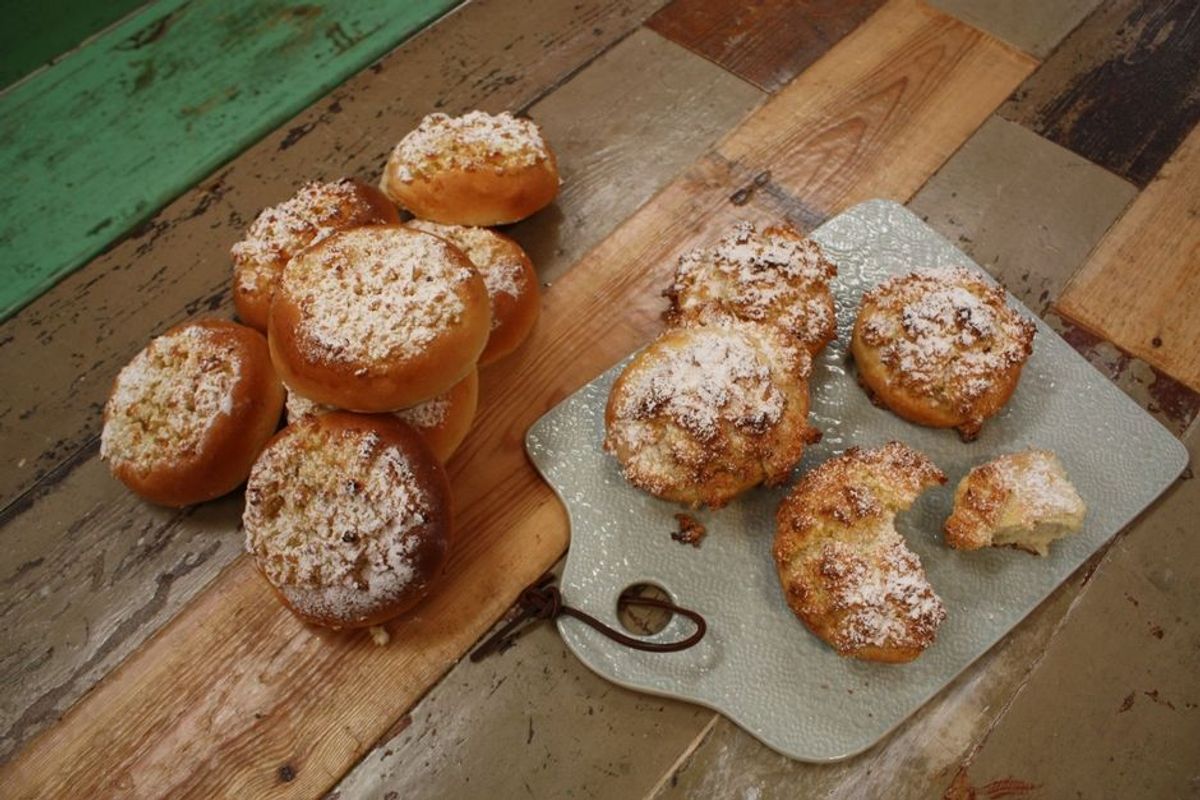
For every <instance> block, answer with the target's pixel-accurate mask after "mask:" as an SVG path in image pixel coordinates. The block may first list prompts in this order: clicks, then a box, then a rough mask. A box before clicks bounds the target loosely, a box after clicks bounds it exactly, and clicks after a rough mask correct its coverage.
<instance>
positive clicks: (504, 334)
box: [407, 219, 542, 367]
mask: <svg viewBox="0 0 1200 800" xmlns="http://www.w3.org/2000/svg"><path fill="white" fill-rule="evenodd" d="M407 224H408V225H409V227H412V228H416V229H417V230H421V231H425V232H426V233H432V234H433V235H434V236H440V237H442V238H443V239H445V240H446V241H448V242H450V243H451V244H453V245H454V246H455V247H457V248H458V249H459V250H462V251H463V252H464V253H466V255H467V258H469V259H471V263H472V264H474V265H475V268H476V269H477V270H479V274H480V275H482V276H483V283H484V285H485V286H487V290H488V297H489V298H490V299H491V303H492V332H491V334H490V335H489V336H488V341H487V346H486V347H484V348H483V352H482V353H480V354H479V366H481V367H482V366H486V365H488V364H492V363H495V362H496V361H499V360H500V359H502V358H504V357H505V356H507V355H509V354H511V353H512V352H513V351H514V350H516V349H517V348H518V347H520V346H521V343H522V342H524V341H525V339H526V338H527V337H528V336H529V333H530V331H532V330H533V326H534V324H535V323H536V322H537V319H538V314H539V313H540V312H541V299H542V294H541V291H540V290H539V289H538V276H537V272H536V271H534V269H533V262H532V261H530V260H529V256H527V255H526V254H525V251H524V250H522V249H521V245H519V244H517V243H516V242H514V241H513V240H512V239H510V238H508V237H507V236H505V235H503V234H500V233H497V232H496V231H493V230H490V229H488V228H471V227H466V226H463V225H443V224H441V223H440V222H429V221H427V220H416V219H415V220H411V221H409V222H408V223H407Z"/></svg>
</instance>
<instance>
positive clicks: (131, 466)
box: [100, 319, 283, 506]
mask: <svg viewBox="0 0 1200 800" xmlns="http://www.w3.org/2000/svg"><path fill="white" fill-rule="evenodd" d="M282 408H283V386H282V385H281V384H280V383H279V379H278V378H276V377H275V371H274V370H273V369H271V359H270V356H269V355H268V353H267V342H266V340H265V339H263V337H262V334H260V333H258V332H257V331H254V330H251V329H250V328H247V327H245V326H243V325H238V324H237V323H234V322H228V321H226V320H215V319H213V320H201V321H198V322H189V323H185V324H183V325H178V326H176V327H174V328H172V329H171V330H169V331H167V332H166V333H164V334H163V335H162V336H159V337H158V338H157V339H154V340H153V341H151V342H150V344H148V345H147V346H146V348H145V349H144V350H142V351H141V352H140V353H138V354H137V355H136V356H134V358H133V360H132V361H130V362H129V363H128V364H127V365H126V366H125V367H124V368H123V369H122V370H121V372H120V373H119V374H118V375H117V378H116V380H115V381H114V382H113V387H112V393H111V394H110V395H109V398H108V403H107V404H106V405H105V407H104V431H103V433H102V434H101V437H100V457H101V458H103V459H104V460H105V461H107V462H108V466H109V468H110V469H111V470H112V473H113V475H115V476H116V477H117V478H118V479H119V480H120V481H121V482H122V483H124V484H125V485H126V486H128V487H129V488H130V489H132V490H133V491H134V492H136V493H137V494H139V495H141V496H142V497H144V498H146V499H147V500H150V501H151V502H154V503H160V504H162V505H167V506H186V505H191V504H192V503H199V502H202V501H204V500H211V499H212V498H214V497H219V496H220V495H223V494H225V493H227V492H231V491H233V490H234V489H236V488H237V487H238V485H240V484H241V483H242V482H243V481H245V480H246V476H247V475H249V474H250V465H251V464H253V463H254V459H255V457H257V456H258V453H259V451H260V450H261V449H262V447H263V445H264V444H265V443H266V441H267V439H269V438H270V436H271V434H272V433H274V432H275V427H276V425H277V424H278V423H279V413H280V411H281V410H282Z"/></svg>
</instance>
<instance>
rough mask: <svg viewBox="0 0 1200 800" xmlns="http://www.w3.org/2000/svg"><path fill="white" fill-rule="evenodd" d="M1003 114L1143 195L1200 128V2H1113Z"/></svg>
mask: <svg viewBox="0 0 1200 800" xmlns="http://www.w3.org/2000/svg"><path fill="white" fill-rule="evenodd" d="M1000 113H1001V114H1002V115H1003V116H1004V117H1006V118H1007V119H1010V120H1013V121H1014V122H1019V123H1021V124H1022V125H1026V126H1027V127H1029V128H1031V129H1032V130H1034V131H1036V132H1037V133H1040V134H1042V135H1043V136H1045V137H1047V138H1048V139H1050V140H1052V141H1054V142H1057V143H1058V144H1060V145H1062V146H1063V147H1066V148H1069V149H1071V150H1074V151H1075V152H1076V153H1078V154H1079V155H1081V156H1083V157H1084V158H1087V159H1088V160H1090V161H1094V162H1095V163H1097V164H1100V165H1101V166H1103V167H1106V168H1108V169H1110V170H1112V171H1113V172H1116V173H1117V174H1118V175H1121V176H1123V177H1125V178H1127V179H1129V180H1130V181H1132V182H1133V183H1135V184H1137V185H1138V186H1145V185H1146V184H1147V183H1149V182H1150V180H1151V178H1153V177H1154V175H1155V174H1156V173H1157V172H1158V170H1159V168H1160V167H1162V165H1163V164H1164V163H1165V162H1166V160H1167V159H1168V158H1169V157H1170V155H1171V153H1173V152H1174V151H1175V148H1176V147H1178V146H1179V144H1180V143H1181V142H1182V141H1183V139H1184V137H1186V136H1187V134H1188V132H1189V131H1190V130H1191V129H1192V127H1193V126H1194V125H1196V123H1197V122H1198V121H1200V3H1197V2H1195V0H1112V2H1109V3H1107V4H1105V5H1104V6H1103V7H1101V8H1100V10H1098V11H1097V12H1096V13H1094V14H1093V15H1092V16H1091V17H1089V18H1088V19H1087V20H1086V21H1085V22H1084V23H1083V24H1082V25H1080V26H1079V28H1077V29H1076V30H1075V32H1074V33H1072V34H1071V35H1070V36H1068V37H1067V38H1066V40H1064V41H1063V43H1062V45H1061V46H1060V47H1059V48H1058V50H1057V51H1055V53H1054V54H1053V55H1052V56H1051V57H1050V58H1049V59H1047V61H1046V63H1044V64H1043V65H1042V67H1041V68H1040V69H1039V70H1038V71H1037V72H1036V73H1034V74H1033V75H1032V76H1031V77H1030V79H1029V80H1028V81H1026V82H1025V84H1024V85H1022V86H1021V88H1020V89H1018V90H1017V92H1016V93H1015V94H1014V95H1013V97H1012V99H1011V100H1010V101H1009V102H1008V103H1006V104H1005V105H1004V107H1003V108H1001V110H1000Z"/></svg>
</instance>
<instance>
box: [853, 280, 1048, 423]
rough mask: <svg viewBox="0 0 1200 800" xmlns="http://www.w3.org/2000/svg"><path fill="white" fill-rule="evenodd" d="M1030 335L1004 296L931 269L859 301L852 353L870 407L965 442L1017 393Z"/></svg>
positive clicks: (873, 291)
mask: <svg viewBox="0 0 1200 800" xmlns="http://www.w3.org/2000/svg"><path fill="white" fill-rule="evenodd" d="M1034 331H1035V327H1034V325H1033V323H1032V322H1030V321H1028V320H1026V319H1024V318H1023V317H1022V316H1021V315H1020V314H1018V313H1017V312H1016V311H1014V310H1013V309H1012V308H1010V307H1009V306H1008V304H1007V303H1006V302H1005V293H1004V290H1003V289H1002V288H1000V287H998V286H992V285H991V284H988V283H986V282H985V281H983V280H982V279H981V278H980V277H978V276H976V275H974V274H973V273H971V272H968V271H967V270H965V269H961V268H953V269H937V270H935V269H929V270H920V271H918V272H913V273H910V274H908V275H904V276H900V277H895V278H890V279H889V280H886V281H884V282H883V283H881V284H880V285H879V286H876V287H875V288H874V289H871V290H870V291H868V292H867V293H866V294H864V295H863V299H862V305H861V306H860V307H859V310H858V319H857V320H856V321H855V324H854V334H853V338H852V339H851V342H850V351H851V352H852V353H853V354H854V361H855V364H856V365H857V367H858V376H859V380H860V382H861V383H862V384H863V386H864V387H865V388H866V389H867V390H868V391H869V392H870V393H871V394H872V397H873V399H875V400H876V401H878V402H880V403H882V404H883V405H885V406H887V407H888V408H890V409H891V410H892V411H894V412H895V413H896V414H898V415H900V416H901V417H903V418H904V419H907V420H909V421H910V422H915V423H917V424H920V425H928V426H930V427H934V428H957V429H958V431H959V433H960V434H961V435H962V437H963V439H964V440H968V441H969V440H971V439H974V438H975V437H976V436H977V435H978V434H979V430H980V426H981V425H982V424H983V421H984V420H985V419H987V418H988V417H990V416H992V415H994V414H996V413H997V412H998V411H1000V409H1001V408H1002V407H1003V406H1004V404H1005V403H1007V402H1008V398H1009V397H1010V396H1011V395H1012V393H1013V391H1014V390H1015V389H1016V387H1017V382H1018V381H1019V380H1020V378H1021V368H1022V367H1023V366H1024V365H1025V361H1026V360H1027V359H1028V358H1029V356H1030V354H1031V353H1032V352H1033V335H1034Z"/></svg>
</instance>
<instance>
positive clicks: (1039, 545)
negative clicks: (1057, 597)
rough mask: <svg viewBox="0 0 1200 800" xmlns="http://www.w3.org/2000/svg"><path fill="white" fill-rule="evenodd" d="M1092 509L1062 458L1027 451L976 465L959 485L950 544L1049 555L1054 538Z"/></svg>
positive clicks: (1076, 526)
mask: <svg viewBox="0 0 1200 800" xmlns="http://www.w3.org/2000/svg"><path fill="white" fill-rule="evenodd" d="M1086 512H1087V507H1086V506H1084V504H1083V499H1082V498H1081V497H1080V496H1079V493H1078V492H1077V491H1075V487H1074V486H1072V485H1071V481H1070V479H1069V478H1068V477H1067V471H1066V470H1065V469H1064V468H1063V465H1062V462H1061V461H1059V460H1058V456H1056V455H1055V454H1054V453H1052V452H1051V451H1049V450H1025V451H1023V452H1020V453H1011V454H1009V455H1003V456H1000V457H999V458H995V459H993V460H991V461H989V462H987V463H986V464H981V465H980V466H978V467H975V468H974V469H973V470H971V471H970V472H969V473H967V475H966V476H965V477H964V478H963V479H962V481H960V482H959V484H958V489H957V490H956V491H955V493H954V512H953V513H952V514H951V515H950V518H949V519H947V520H946V544H948V545H950V546H951V547H953V548H956V549H958V550H977V549H979V548H981V547H1004V546H1012V547H1017V548H1020V549H1022V550H1027V551H1028V552H1030V553H1034V554H1036V555H1040V556H1044V555H1047V554H1048V553H1049V552H1050V542H1052V541H1054V540H1055V539H1061V538H1062V537H1063V536H1066V535H1068V534H1071V533H1075V532H1076V531H1078V530H1079V529H1080V528H1081V527H1082V526H1083V516H1084V514H1085V513H1086Z"/></svg>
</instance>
